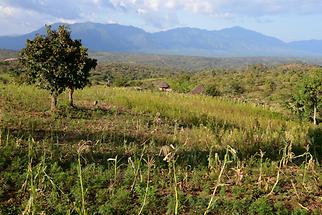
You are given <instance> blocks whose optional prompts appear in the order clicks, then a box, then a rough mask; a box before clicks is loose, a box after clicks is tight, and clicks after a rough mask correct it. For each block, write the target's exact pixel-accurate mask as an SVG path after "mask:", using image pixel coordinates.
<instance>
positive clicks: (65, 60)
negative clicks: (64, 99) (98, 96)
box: [20, 26, 97, 111]
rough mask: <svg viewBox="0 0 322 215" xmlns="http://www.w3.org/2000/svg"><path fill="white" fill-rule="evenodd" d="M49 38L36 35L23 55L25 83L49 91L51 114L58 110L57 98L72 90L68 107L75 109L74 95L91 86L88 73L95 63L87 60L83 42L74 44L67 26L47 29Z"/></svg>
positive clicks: (27, 45)
mask: <svg viewBox="0 0 322 215" xmlns="http://www.w3.org/2000/svg"><path fill="white" fill-rule="evenodd" d="M46 29H47V35H39V34H37V35H36V37H35V38H34V39H33V40H27V42H26V47H25V48H23V49H22V50H21V52H20V62H21V65H22V66H23V73H24V76H25V77H26V78H27V79H26V81H28V82H29V83H34V84H36V86H38V87H39V88H42V89H46V90H48V91H50V95H51V110H52V111H55V110H56V105H57V97H58V95H59V94H61V93H62V92H63V91H64V90H65V89H66V88H68V89H69V103H70V105H73V92H74V90H75V89H82V88H84V87H85V86H86V85H87V84H88V83H89V79H88V78H89V72H90V70H91V69H95V67H96V64H97V62H96V59H91V58H89V57H88V54H87V49H86V48H84V47H83V46H82V43H81V41H80V40H73V39H71V36H70V31H69V29H68V28H66V27H65V26H59V27H58V29H57V30H52V29H51V26H46Z"/></svg>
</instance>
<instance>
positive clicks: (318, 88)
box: [292, 68, 322, 124]
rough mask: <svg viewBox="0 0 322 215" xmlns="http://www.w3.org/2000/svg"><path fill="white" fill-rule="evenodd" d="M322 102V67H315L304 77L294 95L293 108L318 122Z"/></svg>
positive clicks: (299, 113) (301, 114)
mask: <svg viewBox="0 0 322 215" xmlns="http://www.w3.org/2000/svg"><path fill="white" fill-rule="evenodd" d="M321 102H322V68H318V69H314V70H313V71H312V73H311V74H310V75H308V76H306V77H304V78H303V79H302V80H301V81H300V82H299V83H298V86H297V90H296V92H295V93H294V95H293V97H292V104H293V105H292V109H293V111H294V112H296V113H297V114H298V115H299V116H301V117H302V118H310V117H312V119H313V123H314V124H316V118H317V112H318V108H319V106H320V105H321Z"/></svg>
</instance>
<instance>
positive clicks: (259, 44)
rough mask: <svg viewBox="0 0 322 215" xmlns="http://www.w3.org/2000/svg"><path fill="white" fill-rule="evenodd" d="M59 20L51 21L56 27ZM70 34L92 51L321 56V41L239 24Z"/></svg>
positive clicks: (9, 40) (6, 42)
mask: <svg viewBox="0 0 322 215" xmlns="http://www.w3.org/2000/svg"><path fill="white" fill-rule="evenodd" d="M60 24H62V23H56V24H53V25H52V26H53V28H57V27H58V26H59V25H60ZM68 26H69V27H70V29H71V31H72V37H73V38H75V39H81V40H82V42H83V44H84V45H85V46H86V47H88V48H89V49H90V50H91V51H101V52H105V51H107V52H129V53H148V54H173V55H188V56H208V57H215V56H223V57H234V56H236V57H241V56H246V57H254V56H273V57H278V56H283V57H287V56H290V57H300V56H322V40H309V41H296V42H291V43H286V42H283V41H282V40H279V39H277V38H275V37H271V36H266V35H264V34H261V33H258V32H256V31H252V30H248V29H245V28H242V27H238V26H237V27H232V28H225V29H222V30H213V31H209V30H202V29H198V28H175V29H171V30H167V31H160V32H156V33H149V32H146V31H144V30H142V29H140V28H137V27H133V26H124V25H119V24H98V23H90V22H87V23H75V24H71V25H68ZM37 33H39V34H44V33H45V28H41V29H38V30H36V31H34V32H31V33H29V34H24V35H20V36H0V48H2V49H13V50H19V49H21V48H23V47H24V46H25V41H26V40H27V39H32V38H33V37H34V36H35V34H37Z"/></svg>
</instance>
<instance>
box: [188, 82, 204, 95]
mask: <svg viewBox="0 0 322 215" xmlns="http://www.w3.org/2000/svg"><path fill="white" fill-rule="evenodd" d="M205 89H206V88H205V86H204V85H202V84H201V85H198V86H196V87H195V88H194V89H193V90H191V94H193V95H199V94H202V93H204V92H205Z"/></svg>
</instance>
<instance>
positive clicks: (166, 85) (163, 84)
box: [159, 81, 170, 88]
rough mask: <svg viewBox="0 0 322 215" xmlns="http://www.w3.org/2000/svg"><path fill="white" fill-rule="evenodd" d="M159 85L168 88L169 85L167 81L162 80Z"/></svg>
mask: <svg viewBox="0 0 322 215" xmlns="http://www.w3.org/2000/svg"><path fill="white" fill-rule="evenodd" d="M159 87H160V88H169V87H170V86H169V84H168V83H167V82H164V81H162V82H160V83H159Z"/></svg>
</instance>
